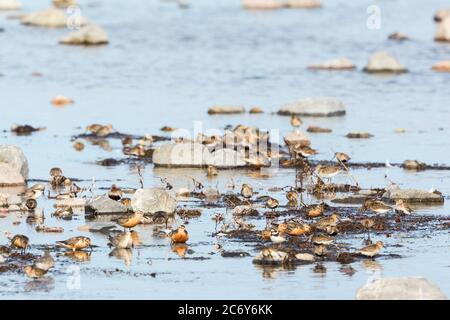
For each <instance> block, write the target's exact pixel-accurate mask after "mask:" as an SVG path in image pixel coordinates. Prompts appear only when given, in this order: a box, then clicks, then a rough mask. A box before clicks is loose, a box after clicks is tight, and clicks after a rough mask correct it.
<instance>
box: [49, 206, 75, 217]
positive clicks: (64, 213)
mask: <svg viewBox="0 0 450 320" xmlns="http://www.w3.org/2000/svg"><path fill="white" fill-rule="evenodd" d="M52 216H54V217H57V218H61V219H71V218H72V216H73V209H72V208H71V207H63V208H58V209H56V211H55V212H54V213H53V214H52Z"/></svg>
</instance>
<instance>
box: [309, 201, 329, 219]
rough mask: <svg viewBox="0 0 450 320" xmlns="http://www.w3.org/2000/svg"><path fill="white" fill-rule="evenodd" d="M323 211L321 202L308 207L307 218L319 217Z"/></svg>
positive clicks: (323, 206)
mask: <svg viewBox="0 0 450 320" xmlns="http://www.w3.org/2000/svg"><path fill="white" fill-rule="evenodd" d="M324 211H325V205H324V204H323V203H321V204H318V205H315V206H312V207H309V208H308V213H307V215H308V217H309V218H316V217H320V216H321V215H323V213H324Z"/></svg>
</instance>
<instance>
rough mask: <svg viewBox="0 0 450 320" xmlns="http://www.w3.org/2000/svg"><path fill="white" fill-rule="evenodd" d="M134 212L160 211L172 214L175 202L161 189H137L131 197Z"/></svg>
mask: <svg viewBox="0 0 450 320" xmlns="http://www.w3.org/2000/svg"><path fill="white" fill-rule="evenodd" d="M131 207H132V208H133V211H134V212H142V213H155V212H158V211H162V212H165V213H169V214H172V213H174V212H175V210H176V208H177V202H176V200H175V199H174V198H172V196H171V195H170V194H169V193H168V192H167V191H166V190H163V189H159V188H151V189H138V190H136V192H135V194H134V195H133V197H132V198H131Z"/></svg>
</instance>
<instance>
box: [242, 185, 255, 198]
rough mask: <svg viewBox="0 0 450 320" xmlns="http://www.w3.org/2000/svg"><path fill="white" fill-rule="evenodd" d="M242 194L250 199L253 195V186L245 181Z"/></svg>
mask: <svg viewBox="0 0 450 320" xmlns="http://www.w3.org/2000/svg"><path fill="white" fill-rule="evenodd" d="M241 196H243V197H244V198H245V199H250V198H251V197H252V196H253V188H252V187H251V186H250V185H248V184H246V183H244V184H243V185H242V188H241Z"/></svg>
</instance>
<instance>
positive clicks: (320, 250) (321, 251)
mask: <svg viewBox="0 0 450 320" xmlns="http://www.w3.org/2000/svg"><path fill="white" fill-rule="evenodd" d="M327 253H328V250H327V247H326V246H324V245H323V244H319V245H316V246H314V254H315V255H316V256H319V257H323V256H325V255H326V254H327Z"/></svg>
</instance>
